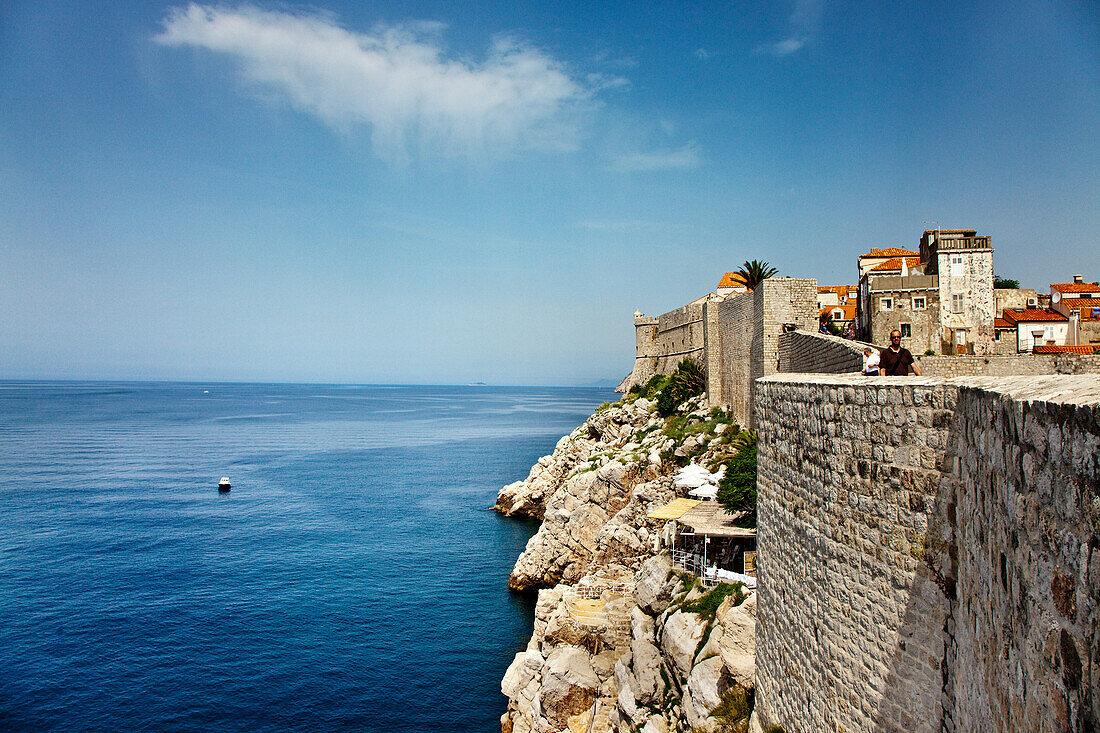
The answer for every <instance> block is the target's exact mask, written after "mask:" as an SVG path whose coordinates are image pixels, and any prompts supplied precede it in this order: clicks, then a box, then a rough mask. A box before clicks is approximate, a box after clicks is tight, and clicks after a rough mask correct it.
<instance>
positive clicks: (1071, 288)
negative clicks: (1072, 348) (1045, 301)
mask: <svg viewBox="0 0 1100 733" xmlns="http://www.w3.org/2000/svg"><path fill="white" fill-rule="evenodd" d="M1050 307H1051V309H1053V310H1055V311H1057V312H1058V313H1061V314H1062V315H1064V316H1066V317H1067V318H1069V319H1070V331H1071V333H1070V334H1069V336H1068V338H1067V341H1066V343H1067V344H1072V345H1086V346H1087V345H1092V344H1100V284H1098V283H1094V282H1093V283H1087V282H1084V277H1082V276H1081V275H1074V276H1073V282H1068V283H1051V285H1050Z"/></svg>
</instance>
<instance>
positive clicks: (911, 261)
mask: <svg viewBox="0 0 1100 733" xmlns="http://www.w3.org/2000/svg"><path fill="white" fill-rule="evenodd" d="M905 264H907V265H908V266H909V267H916V266H918V265H919V264H920V257H906V258H905ZM871 269H872V270H897V271H899V272H900V271H901V258H900V257H892V258H890V259H888V260H886V261H885V262H881V263H879V264H877V265H875V266H874V267H872V268H871Z"/></svg>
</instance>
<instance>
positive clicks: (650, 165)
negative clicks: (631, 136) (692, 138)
mask: <svg viewBox="0 0 1100 733" xmlns="http://www.w3.org/2000/svg"><path fill="white" fill-rule="evenodd" d="M702 164H703V156H702V155H701V154H700V152H699V146H698V145H696V144H695V143H694V142H690V143H688V144H687V145H684V146H683V147H680V148H675V149H671V150H653V151H649V152H644V153H629V154H626V155H621V156H619V157H618V158H617V159H616V160H615V161H614V163H612V165H611V168H612V170H617V171H625V172H628V173H632V172H642V171H664V170H680V169H689V168H698V167H699V166H701V165H702Z"/></svg>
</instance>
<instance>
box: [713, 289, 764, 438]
mask: <svg viewBox="0 0 1100 733" xmlns="http://www.w3.org/2000/svg"><path fill="white" fill-rule="evenodd" d="M755 324H756V299H755V297H754V296H753V294H752V293H751V292H749V293H742V294H740V295H734V296H730V297H727V298H726V299H725V300H723V301H722V303H721V305H719V306H718V331H719V335H720V339H721V340H720V343H721V348H722V352H721V364H722V367H721V375H720V379H719V385H720V390H719V391H716V392H712V393H710V394H709V395H708V399H709V400H710V402H711V404H712V405H722V406H724V407H725V409H726V411H727V412H729V413H730V414H731V415H732V416H733V418H734V419H735V420H737V421H738V422H739V423H740V424H742V425H748V424H749V419H750V418H749V415H750V414H751V413H752V380H753V379H754V375H753V363H752V362H753V360H752V339H753V332H754V330H755V327H756V326H755ZM756 376H763V370H762V369H761V370H760V374H757V375H756Z"/></svg>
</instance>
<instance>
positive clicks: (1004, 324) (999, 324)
mask: <svg viewBox="0 0 1100 733" xmlns="http://www.w3.org/2000/svg"><path fill="white" fill-rule="evenodd" d="M993 328H1016V324H1014V323H1012V322H1011V321H1006V320H1005V319H1004V318H994V319H993Z"/></svg>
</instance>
